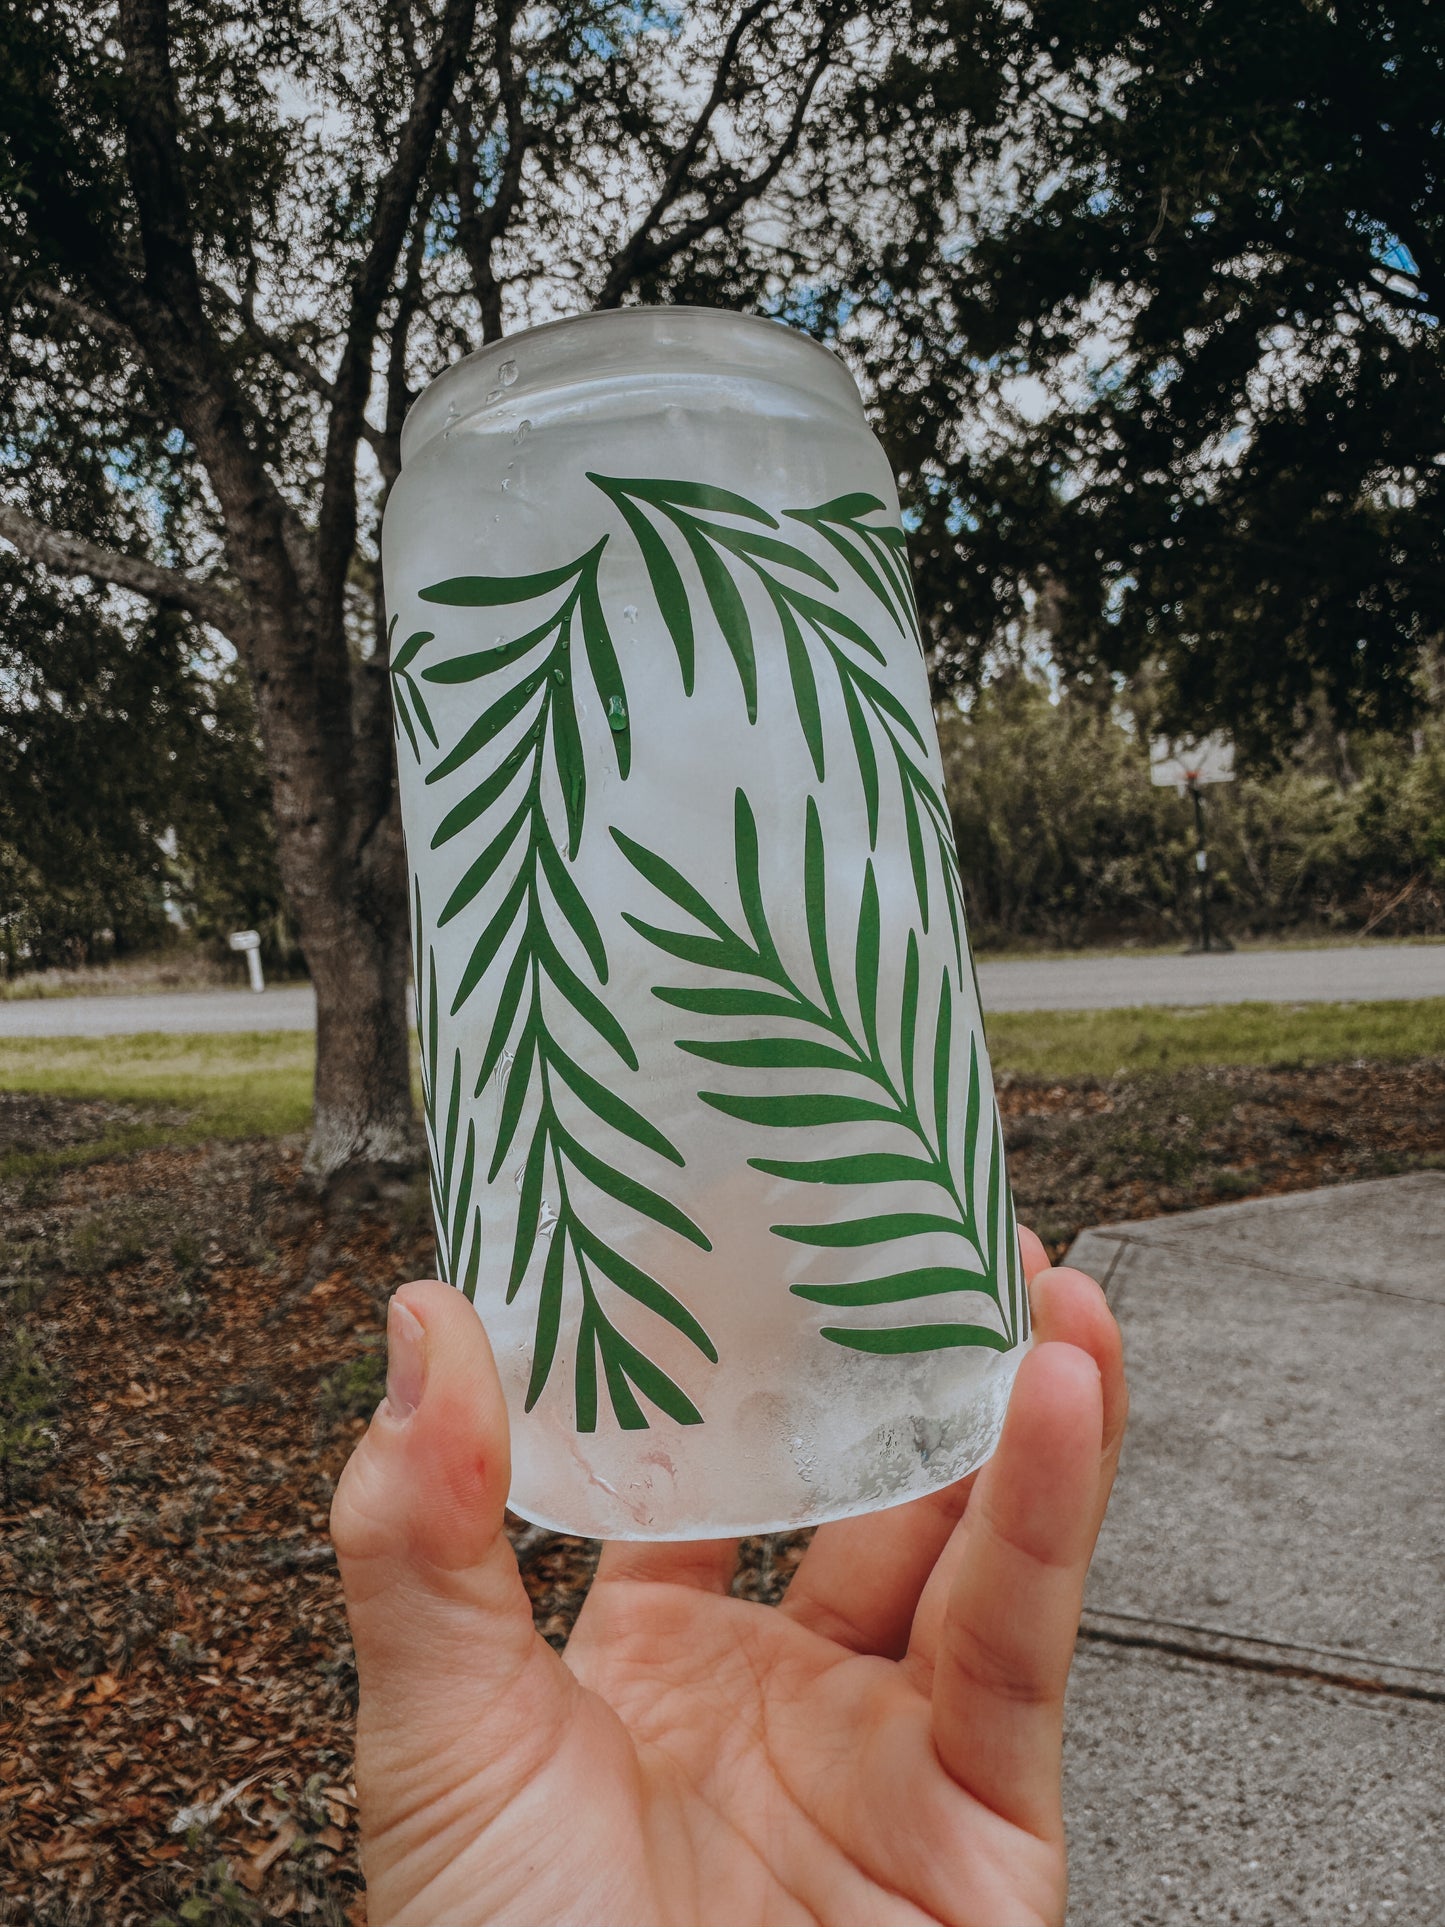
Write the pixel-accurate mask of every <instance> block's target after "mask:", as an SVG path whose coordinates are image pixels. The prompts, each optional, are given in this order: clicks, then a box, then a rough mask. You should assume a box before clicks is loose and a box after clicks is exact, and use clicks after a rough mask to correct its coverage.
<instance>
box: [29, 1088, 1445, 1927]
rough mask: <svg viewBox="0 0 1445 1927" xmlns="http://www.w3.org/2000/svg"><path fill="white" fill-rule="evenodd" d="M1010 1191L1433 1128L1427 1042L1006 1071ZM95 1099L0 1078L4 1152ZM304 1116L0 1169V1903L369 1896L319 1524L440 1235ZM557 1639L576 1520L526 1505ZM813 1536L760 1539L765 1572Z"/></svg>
mask: <svg viewBox="0 0 1445 1927" xmlns="http://www.w3.org/2000/svg"><path fill="white" fill-rule="evenodd" d="M1001 1103H1002V1108H1003V1111H1004V1115H1005V1120H1006V1125H1007V1130H1008V1135H1009V1140H1010V1169H1011V1174H1012V1176H1013V1181H1014V1185H1015V1190H1016V1193H1017V1196H1018V1200H1019V1207H1020V1213H1021V1215H1022V1216H1023V1217H1024V1219H1025V1221H1029V1220H1030V1219H1031V1218H1032V1219H1033V1220H1034V1221H1035V1222H1037V1223H1038V1224H1039V1228H1040V1229H1041V1231H1042V1232H1043V1233H1044V1235H1045V1236H1046V1237H1047V1238H1048V1239H1049V1241H1050V1243H1051V1245H1052V1246H1053V1248H1054V1250H1055V1252H1056V1253H1057V1252H1058V1251H1060V1250H1062V1248H1063V1246H1064V1245H1065V1244H1066V1243H1067V1242H1068V1240H1069V1238H1070V1237H1071V1236H1072V1235H1073V1233H1074V1232H1075V1231H1077V1230H1078V1229H1080V1228H1082V1226H1083V1225H1085V1224H1087V1223H1091V1222H1100V1221H1108V1220H1111V1219H1120V1218H1127V1217H1139V1216H1146V1215H1151V1214H1153V1213H1155V1212H1158V1211H1160V1210H1178V1209H1183V1208H1189V1207H1192V1206H1195V1205H1199V1204H1205V1203H1209V1202H1213V1201H1215V1200H1217V1199H1220V1198H1225V1197H1228V1198H1235V1197H1239V1196H1242V1195H1248V1194H1252V1193H1261V1192H1271V1191H1282V1190H1291V1189H1298V1188H1301V1187H1304V1186H1308V1185H1312V1184H1317V1183H1330V1182H1337V1181H1340V1180H1343V1179H1346V1178H1350V1177H1360V1176H1373V1175H1379V1174H1381V1173H1382V1172H1384V1171H1387V1170H1391V1169H1403V1168H1409V1167H1410V1166H1411V1165H1414V1164H1418V1163H1420V1162H1423V1161H1428V1160H1430V1159H1432V1158H1438V1157H1439V1155H1440V1147H1441V1145H1442V1144H1445V1063H1442V1062H1440V1061H1431V1062H1428V1063H1422V1064H1413V1065H1393V1066H1383V1067H1381V1066H1349V1065H1347V1066H1337V1067H1333V1068H1331V1069H1328V1070H1323V1071H1297V1072H1268V1073H1265V1072H1255V1071H1250V1072H1234V1071H1227V1072H1207V1073H1205V1072H1195V1073H1187V1074H1181V1075H1180V1076H1178V1077H1176V1078H1174V1079H1166V1080H1158V1081H1156V1082H1154V1083H1152V1084H1151V1083H1150V1082H1149V1081H1148V1080H1144V1081H1142V1082H1140V1081H1139V1080H1135V1081H1133V1082H1131V1083H1128V1084H1125V1083H1119V1084H1116V1085H1099V1084H1089V1083H1084V1082H1077V1081H1076V1082H1071V1083H1067V1084H1057V1085H1038V1084H1034V1085H1026V1084H1022V1083H1016V1084H1012V1085H1007V1084H1006V1085H1005V1087H1004V1088H1003V1090H1002V1091H1001ZM105 1108H106V1107H104V1106H96V1105H88V1106H75V1107H67V1106H66V1105H65V1104H64V1103H62V1102H61V1101H60V1100H39V1101H37V1100H23V1099H17V1098H13V1097H12V1098H4V1097H0V1150H3V1149H6V1148H11V1147H13V1146H15V1145H17V1144H19V1145H21V1146H27V1147H29V1148H30V1149H32V1150H33V1149H43V1148H45V1147H46V1146H47V1145H55V1144H60V1143H75V1142H78V1141H82V1140H84V1138H85V1137H86V1136H99V1135H100V1134H101V1132H102V1131H103V1130H104V1129H105V1128H106V1116H105ZM298 1178H299V1159H298V1153H297V1150H296V1148H295V1147H294V1146H276V1145H269V1144H262V1145H242V1146H236V1145H225V1146H213V1147H205V1148H200V1149H187V1150H178V1151H164V1150H162V1151H152V1152H145V1153H142V1154H139V1155H136V1156H133V1157H131V1158H128V1159H124V1160H112V1161H105V1162H98V1163H95V1164H91V1165H85V1166H81V1167H79V1168H75V1169H71V1170H67V1171H65V1172H63V1173H62V1174H60V1175H58V1176H53V1177H49V1176H48V1177H44V1178H31V1179H26V1180H16V1181H12V1182H11V1183H9V1184H8V1185H7V1186H6V1187H5V1189H4V1194H3V1196H0V1206H3V1208H4V1213H5V1219H4V1240H5V1242H4V1246H3V1250H0V1272H3V1274H4V1276H3V1278H0V1284H3V1285H4V1286H5V1288H6V1292H7V1296H5V1297H3V1298H0V1313H3V1315H4V1316H5V1317H6V1318H7V1319H9V1320H10V1321H11V1323H12V1325H16V1326H18V1324H19V1323H20V1322H23V1323H24V1324H25V1326H26V1327H27V1329H28V1330H29V1332H30V1334H31V1335H32V1336H33V1339H34V1342H35V1345H36V1347H37V1348H38V1351H39V1353H40V1355H41V1356H42V1357H43V1359H44V1361H45V1364H46V1367H47V1369H48V1370H49V1371H50V1372H51V1374H52V1375H53V1379H54V1382H55V1385H56V1388H57V1389H56V1410H55V1413H54V1415H53V1418H52V1419H51V1420H50V1421H48V1422H49V1424H50V1426H51V1429H52V1431H53V1440H52V1442H51V1447H50V1450H49V1462H48V1464H45V1465H43V1466H42V1467H41V1468H40V1469H39V1470H38V1471H33V1472H32V1473H27V1471H26V1468H25V1466H24V1464H23V1463H18V1464H12V1465H11V1466H10V1467H9V1468H8V1470H7V1473H6V1482H5V1484H4V1485H0V1507H3V1510H0V1535H3V1537H0V1609H3V1614H4V1624H5V1635H6V1638H5V1644H4V1646H3V1648H0V1921H10V1922H14V1923H16V1924H17V1927H18V1923H21V1922H24V1923H26V1927H31V1923H34V1924H35V1927H62V1923H63V1924H64V1927H92V1924H94V1927H102V1924H103V1927H149V1924H150V1923H152V1922H154V1921H157V1920H166V1921H174V1922H180V1921H183V1920H184V1921H191V1922H200V1923H210V1927H243V1924H247V1927H249V1924H250V1923H263V1922H269V1921H272V1920H278V1921H289V1920H292V1919H295V1920H302V1919H307V1920H315V1921H318V1922H320V1923H323V1927H343V1924H344V1927H362V1923H363V1922H364V1919H365V1912H364V1899H363V1896H362V1888H361V1877H360V1871H359V1862H358V1855H357V1832H356V1795H355V1789H354V1785H353V1782H352V1777H351V1726H352V1715H353V1711H354V1699H355V1674H354V1670H353V1667H352V1657H351V1648H350V1645H349V1642H348V1639H347V1633H346V1624H345V1617H344V1614H343V1611H342V1606H341V1597H340V1589H339V1585H338V1582H337V1576H336V1570H335V1565H334V1561H333V1559H332V1556H331V1549H330V1545H329V1542H328V1540H327V1537H326V1522H327V1509H328V1505H329V1502H330V1497H331V1491H332V1487H333V1483H334V1481H335V1479H336V1477H337V1476H338V1474H339V1472H340V1470H341V1467H342V1464H343V1463H344V1461H345V1458H346V1456H347V1453H348V1452H349V1450H350V1449H351V1445H352V1443H353V1442H354V1440H355V1438H356V1437H357V1436H358V1435H359V1433H360V1431H361V1430H362V1429H363V1427H364V1425H365V1422H366V1421H365V1417H364V1416H363V1414H364V1412H365V1411H368V1410H369V1409H370V1407H371V1404H373V1403H374V1401H375V1398H376V1397H377V1396H379V1392H380V1385H381V1350H380V1348H381V1341H382V1332H383V1329H384V1313H385V1305H386V1300H387V1298H388V1296H389V1294H390V1293H391V1292H392V1291H393V1290H394V1289H395V1288H396V1286H397V1285H399V1284H401V1283H402V1282H403V1281H404V1280H405V1279H407V1278H410V1277H415V1276H424V1275H426V1274H427V1273H428V1272H429V1271H430V1269H431V1264H432V1251H431V1240H430V1234H429V1230H428V1227H427V1225H426V1221H425V1214H424V1207H423V1204H422V1200H421V1193H420V1191H419V1190H418V1189H415V1188H413V1189H411V1190H407V1191H399V1192H397V1193H396V1194H395V1195H393V1196H391V1197H390V1198H386V1199H382V1200H380V1201H376V1202H374V1203H372V1204H370V1205H367V1206H364V1207H362V1208H359V1209H357V1208H353V1209H352V1210H351V1211H350V1212H349V1214H334V1215H333V1216H332V1218H331V1219H330V1220H329V1221H328V1220H325V1219H323V1217H322V1215H321V1213H320V1211H319V1210H318V1208H317V1206H316V1205H315V1203H314V1201H312V1200H310V1199H309V1198H308V1197H307V1196H305V1195H304V1194H303V1192H302V1191H301V1189H300V1186H299V1183H298ZM513 1537H514V1544H515V1545H516V1548H517V1552H518V1557H519V1560H520V1563H521V1565H522V1569H523V1574H524V1577H525V1579H526V1582H527V1586H528V1589H529V1592H530V1593H531V1596H532V1600H533V1604H534V1609H535V1612H536V1617H537V1623H538V1626H539V1628H540V1629H541V1631H542V1632H543V1633H544V1634H545V1636H546V1637H548V1638H549V1639H551V1640H552V1641H553V1642H554V1643H555V1644H557V1645H561V1644H562V1643H563V1642H564V1641H565V1638H566V1635H567V1632H568V1629H569V1628H570V1626H571V1623H572V1621H573V1619H574V1617H575V1615H576V1612H577V1609H578V1606H579V1604H580V1601H581V1599H582V1597H583V1595H584V1593H585V1590H586V1586H587V1583H588V1581H589V1579H590V1576H591V1572H592V1568H593V1564H594V1562H595V1554H596V1548H595V1546H594V1545H592V1544H591V1543H590V1542H587V1541H584V1540H577V1539H567V1538H563V1537H561V1536H560V1535H557V1534H552V1533H547V1532H542V1531H539V1530H538V1529H536V1528H533V1527H529V1526H525V1525H523V1524H521V1523H520V1522H517V1523H516V1524H515V1526H514V1528H513ZM804 1543H805V1535H801V1534H791V1535H786V1536H784V1537H782V1538H779V1539H772V1540H754V1541H749V1542H748V1543H747V1544H746V1545H745V1547H744V1552H743V1562H742V1569H741V1571H740V1576H739V1582H738V1590H739V1591H740V1592H742V1593H744V1594H745V1595H747V1596H750V1597H756V1598H762V1599H774V1598H776V1597H777V1596H778V1595H779V1593H780V1592H781V1590H782V1588H783V1586H784V1585H785V1584H786V1582H787V1578H788V1576H789V1574H790V1572H791V1570H792V1568H793V1566H794V1564H795V1563H796V1561H797V1558H798V1556H799V1554H800V1552H801V1549H802V1546H803V1544H804Z"/></svg>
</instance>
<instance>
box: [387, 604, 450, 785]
mask: <svg viewBox="0 0 1445 1927" xmlns="http://www.w3.org/2000/svg"><path fill="white" fill-rule="evenodd" d="M395 634H396V617H395V616H393V617H392V619H391V622H390V625H389V626H388V628H387V632H386V642H387V650H388V653H390V650H391V643H392V638H393V637H394V636H395ZM431 640H432V631H431V630H430V629H418V630H417V631H416V632H415V634H413V635H410V636H408V637H407V639H406V641H405V642H404V643H403V644H402V645H401V647H400V649H398V650H397V651H396V653H395V654H394V655H391V656H390V661H389V663H388V674H389V675H390V677H391V725H392V728H393V729H394V730H395V731H396V735H397V738H398V740H400V737H401V732H402V730H403V729H404V730H405V731H406V739H407V741H408V742H409V743H410V744H411V753H412V755H413V757H414V758H415V759H416V761H417V762H418V763H419V762H420V761H421V744H420V743H419V742H418V741H417V737H416V731H417V725H418V724H420V725H421V729H422V733H423V735H424V736H425V737H426V739H427V741H428V742H429V743H430V744H431V746H432V748H433V749H436V748H437V747H438V743H437V733H436V730H435V728H434V727H433V726H432V719H431V712H430V711H429V710H428V708H427V706H426V699H425V697H424V696H423V695H422V693H421V691H420V690H419V689H418V688H417V686H416V678H415V676H413V675H412V673H411V665H412V663H413V662H414V661H415V660H416V658H417V656H418V655H420V653H421V651H422V650H423V649H424V648H425V647H426V645H427V643H429V642H430V641H431Z"/></svg>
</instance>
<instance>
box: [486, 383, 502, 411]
mask: <svg viewBox="0 0 1445 1927" xmlns="http://www.w3.org/2000/svg"><path fill="white" fill-rule="evenodd" d="M501 399H502V391H501V389H500V388H489V389H488V390H487V406H488V407H490V406H491V404H492V403H493V402H494V401H500V400H501Z"/></svg>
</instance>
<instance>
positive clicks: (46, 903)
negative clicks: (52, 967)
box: [0, 556, 280, 970]
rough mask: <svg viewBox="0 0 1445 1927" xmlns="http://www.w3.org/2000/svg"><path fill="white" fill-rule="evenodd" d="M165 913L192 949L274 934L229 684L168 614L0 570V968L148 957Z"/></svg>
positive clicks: (246, 703)
mask: <svg viewBox="0 0 1445 1927" xmlns="http://www.w3.org/2000/svg"><path fill="white" fill-rule="evenodd" d="M163 841H164V844H165V846H166V847H163ZM167 897H169V898H170V900H171V901H172V902H174V903H175V904H176V905H177V907H178V909H179V910H180V912H181V913H182V915H184V917H185V918H186V921H187V923H188V924H189V925H190V926H191V928H192V929H193V930H195V931H196V932H197V933H198V934H200V935H202V936H209V935H214V934H216V933H218V932H219V931H221V930H224V929H234V928H235V927H236V925H237V923H238V922H239V923H246V924H250V923H255V924H257V925H258V926H260V927H262V928H265V929H267V931H268V933H271V934H272V935H273V936H274V935H275V933H276V928H277V920H278V916H279V913H280V886H279V881H278V878H277V875H276V862H275V851H274V841H273V837H272V832H271V824H270V817H269V810H268V794H267V785H266V778H265V770H264V766H263V763H262V759H261V755H260V751H259V748H258V745H257V742H256V734H255V716H254V712H253V710H252V706H251V701H250V695H249V692H248V690H247V688H246V685H245V683H244V681H243V680H242V679H241V678H240V677H238V676H237V674H236V672H235V668H234V665H233V664H230V663H228V662H226V661H224V660H223V659H218V658H217V656H216V653H215V652H214V651H206V650H202V649H201V648H200V647H199V645H198V643H197V640H196V637H195V635H194V632H193V631H192V629H191V628H190V626H189V625H188V624H185V623H183V622H181V621H180V620H179V619H178V618H177V617H176V616H175V615H174V614H172V613H169V612H167V611H164V610H145V609H140V610H138V609H136V608H135V607H131V608H129V609H118V608H110V607H103V608H101V609H97V608H95V607H94V605H93V603H92V602H91V601H90V599H89V598H86V599H82V598H81V597H80V596H78V595H77V593H76V591H75V590H74V589H73V588H72V587H71V586H70V585H68V584H62V585H60V586H59V587H55V588H51V587H48V586H46V585H44V584H37V583H35V582H34V581H33V580H32V579H30V572H29V571H26V570H24V569H23V568H22V567H21V565H20V564H19V563H18V561H17V560H16V558H15V557H13V556H0V963H3V967H4V968H7V969H10V970H14V969H16V968H17V967H25V968H34V967H36V966H43V965H47V964H61V963H73V962H78V961H84V960H89V959H91V958H93V957H95V956H97V955H106V954H116V953H119V952H123V951H126V950H131V949H135V948H137V947H139V946H142V945H145V944H152V943H155V942H157V941H159V940H161V939H163V938H164V937H165V936H166V935H167V933H168V924H167V919H166V914H165V907H164V906H165V901H166V898H167Z"/></svg>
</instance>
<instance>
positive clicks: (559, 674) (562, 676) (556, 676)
mask: <svg viewBox="0 0 1445 1927" xmlns="http://www.w3.org/2000/svg"><path fill="white" fill-rule="evenodd" d="M552 680H553V682H557V683H562V682H566V680H567V671H566V670H565V669H564V668H563V667H562V665H561V663H560V662H559V663H558V665H557V667H556V668H555V669H554V670H553V671H552Z"/></svg>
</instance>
